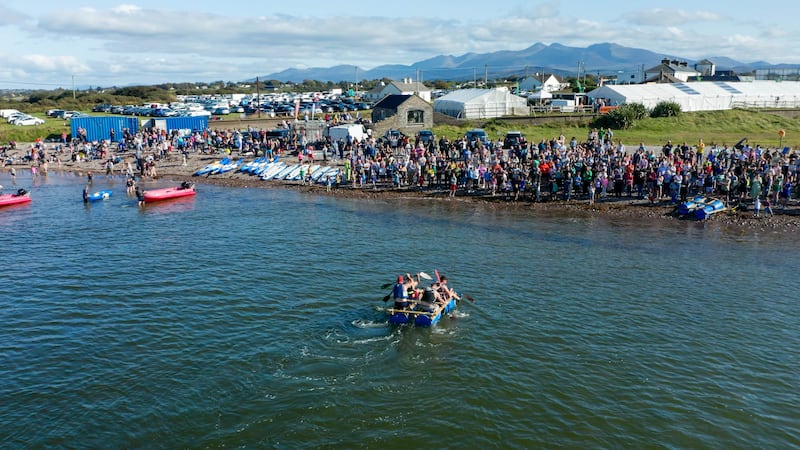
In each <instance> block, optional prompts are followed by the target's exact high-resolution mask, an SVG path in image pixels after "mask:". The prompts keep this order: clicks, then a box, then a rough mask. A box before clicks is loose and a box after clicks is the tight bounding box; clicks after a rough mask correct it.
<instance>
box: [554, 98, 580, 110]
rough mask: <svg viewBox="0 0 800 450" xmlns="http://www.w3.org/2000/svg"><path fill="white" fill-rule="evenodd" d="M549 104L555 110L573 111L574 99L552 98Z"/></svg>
mask: <svg viewBox="0 0 800 450" xmlns="http://www.w3.org/2000/svg"><path fill="white" fill-rule="evenodd" d="M550 106H552V107H553V110H555V111H561V112H575V100H565V99H553V100H551V101H550Z"/></svg>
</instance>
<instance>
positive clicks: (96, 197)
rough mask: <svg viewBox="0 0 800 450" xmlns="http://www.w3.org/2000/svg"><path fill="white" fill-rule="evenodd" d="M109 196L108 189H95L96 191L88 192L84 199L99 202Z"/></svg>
mask: <svg viewBox="0 0 800 450" xmlns="http://www.w3.org/2000/svg"><path fill="white" fill-rule="evenodd" d="M109 198H111V191H110V190H105V191H97V192H94V193H92V194H89V195H88V196H86V201H87V202H99V201H101V200H108V199H109Z"/></svg>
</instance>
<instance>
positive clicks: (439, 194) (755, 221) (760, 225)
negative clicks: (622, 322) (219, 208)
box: [3, 154, 800, 234]
mask: <svg viewBox="0 0 800 450" xmlns="http://www.w3.org/2000/svg"><path fill="white" fill-rule="evenodd" d="M219 159H220V156H219V155H197V154H193V155H191V156H190V157H189V159H188V161H187V164H186V165H185V166H184V165H183V164H182V161H181V159H180V158H179V157H174V158H173V159H172V160H166V161H158V163H157V171H158V178H162V179H168V180H174V181H176V182H178V181H185V180H189V181H193V182H195V183H196V184H197V185H198V186H202V185H203V184H208V185H215V186H229V187H239V188H264V189H276V188H278V189H295V190H298V191H301V192H305V193H308V194H310V195H333V196H339V197H348V198H368V199H391V198H426V199H432V200H433V199H437V200H441V201H457V202H472V203H475V204H480V205H482V206H483V207H487V208H515V209H529V210H534V211H537V213H542V214H548V215H553V216H563V217H591V216H599V215H602V216H606V217H610V218H614V217H619V218H626V219H641V220H647V221H650V222H652V221H654V220H658V221H663V222H667V223H668V222H673V223H674V222H676V221H687V220H688V221H692V222H697V221H696V220H694V219H691V218H685V217H681V216H679V215H678V214H677V213H676V206H677V205H675V204H672V203H670V202H669V201H661V202H656V203H655V204H651V203H650V201H649V200H637V199H636V198H635V197H625V196H623V197H621V198H612V197H609V198H608V199H606V200H605V201H599V200H598V201H596V202H595V204H594V205H590V204H589V202H588V200H572V201H569V202H567V201H561V200H556V201H545V202H538V203H537V202H533V201H531V200H530V199H524V200H519V201H513V199H511V198H507V197H506V196H505V195H502V194H498V195H496V196H491V195H485V194H481V193H478V194H469V195H468V194H466V193H465V192H463V191H461V190H459V192H458V193H457V195H456V197H455V198H448V193H447V191H446V190H444V189H428V188H426V189H423V190H422V191H420V190H418V189H416V188H401V189H394V188H383V187H378V188H377V189H373V188H372V186H371V185H370V186H369V187H364V188H353V187H351V186H350V185H343V186H340V187H339V188H338V189H332V190H331V191H330V192H327V190H326V188H325V186H322V185H307V184H306V185H304V184H302V183H301V182H299V181H262V180H260V179H259V178H257V177H255V176H253V175H249V174H244V173H241V172H228V173H225V174H221V175H212V176H193V175H192V174H193V173H194V172H196V171H197V170H198V169H200V168H202V167H204V166H205V165H207V164H210V163H212V162H214V161H218V160H219ZM246 160H247V159H246ZM250 160H252V158H250ZM284 161H285V162H286V163H287V164H293V163H295V162H296V159H295V158H293V157H285V158H284ZM318 162H319V161H318ZM13 167H14V168H15V169H16V171H17V172H20V171H22V170H30V166H29V165H21V164H17V165H14V166H13ZM120 168H121V166H120V165H117V167H116V169H115V172H117V173H118V171H119V169H120ZM3 170H4V171H6V172H8V171H9V170H10V167H5V168H4V169H3ZM50 170H51V171H52V170H67V171H73V172H79V173H81V174H83V173H86V172H88V171H92V172H93V173H94V174H95V176H96V177H98V178H99V177H102V176H104V174H105V169H104V168H103V167H102V162H101V161H99V160H95V161H83V162H78V163H72V162H70V163H63V164H62V165H61V168H60V169H57V168H56V167H53V165H51V166H50ZM747 206H748V208H751V205H747ZM773 209H774V212H775V214H774V216H771V217H764V216H763V214H762V217H759V218H756V217H754V216H753V212H752V209H748V210H745V211H735V212H734V211H724V212H722V213H718V214H716V215H714V216H711V217H710V218H709V219H708V220H706V221H705V222H702V224H703V225H704V226H711V227H720V228H724V229H727V230H729V231H731V232H734V233H737V234H745V233H748V232H753V231H759V232H774V233H791V232H796V231H798V230H800V202H798V201H797V200H792V202H790V204H789V206H788V207H787V208H786V209H785V210H781V209H779V208H773ZM698 223H701V222H698Z"/></svg>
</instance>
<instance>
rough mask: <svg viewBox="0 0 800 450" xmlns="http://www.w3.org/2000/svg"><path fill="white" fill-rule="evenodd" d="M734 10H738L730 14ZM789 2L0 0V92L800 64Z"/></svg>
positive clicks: (799, 35) (798, 32) (793, 6)
mask: <svg viewBox="0 0 800 450" xmlns="http://www.w3.org/2000/svg"><path fill="white" fill-rule="evenodd" d="M740 3H741V4H740ZM797 5H798V4H797V3H796V2H792V3H789V2H788V1H772V2H764V3H761V2H733V1H730V0H727V1H718V0H710V1H709V0H707V1H703V2H699V1H692V2H689V1H683V0H675V1H671V2H648V1H630V0H628V1H617V0H606V1H596V0H593V1H588V0H570V1H566V0H563V1H558V0H554V1H535V0H533V1H516V0H511V1H507V0H495V1H476V0H460V1H441V0H440V1H431V0H428V1H419V0H402V1H399V2H380V1H375V0H371V1H361V0H349V1H346V2H336V1H330V0H324V1H317V0H304V1H288V2H286V1H282V2H256V1H239V0H227V1H221V0H216V1H206V0H192V1H185V0H170V1H164V0H161V1H153V0H136V1H115V0H103V1H100V0H74V1H64V0H59V1H52V0H27V1H18V0H8V1H4V0H0V40H2V42H3V45H2V46H0V89H2V88H37V87H40V88H55V87H59V86H61V87H70V86H71V83H72V78H73V77H74V78H75V83H76V84H78V85H82V86H86V85H90V86H112V85H126V84H132V83H148V84H149V83H161V82H170V81H175V82H180V81H214V80H225V81H238V80H244V79H249V78H253V77H255V76H257V75H264V74H268V73H273V72H277V71H280V70H283V69H286V68H290V67H296V68H303V67H329V66H334V65H337V64H353V65H357V66H359V67H361V68H363V69H370V68H373V67H375V66H378V65H382V64H410V63H413V62H416V61H420V60H423V59H427V58H430V57H433V56H436V55H440V54H451V55H462V54H464V53H468V52H475V53H483V52H491V51H497V50H520V49H524V48H526V47H529V46H531V45H533V44H534V43H537V42H542V43H545V44H551V43H554V42H558V43H560V44H564V45H568V46H579V47H583V46H587V45H591V44H596V43H602V42H613V43H616V44H620V45H624V46H628V47H637V48H644V49H647V50H651V51H654V52H657V53H663V54H665V55H674V56H678V57H684V58H689V59H700V58H705V57H714V56H727V57H730V58H734V59H736V60H739V61H742V62H752V61H759V60H763V61H767V62H770V63H794V64H799V63H800V51H799V50H798V49H797V46H796V43H797V42H800V27H798V26H797V25H796V21H797V16H798V14H797V13H798V12H800V6H797Z"/></svg>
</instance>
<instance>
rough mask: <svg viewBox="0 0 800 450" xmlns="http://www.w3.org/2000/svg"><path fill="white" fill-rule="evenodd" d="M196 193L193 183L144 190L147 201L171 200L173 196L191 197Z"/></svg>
mask: <svg viewBox="0 0 800 450" xmlns="http://www.w3.org/2000/svg"><path fill="white" fill-rule="evenodd" d="M195 194H197V192H196V191H195V190H194V185H193V184H190V185H188V186H187V185H181V186H175V187H168V188H163V189H151V190H149V191H144V201H145V203H150V202H157V201H161V200H169V199H171V198H180V197H189V196H191V195H195Z"/></svg>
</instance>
